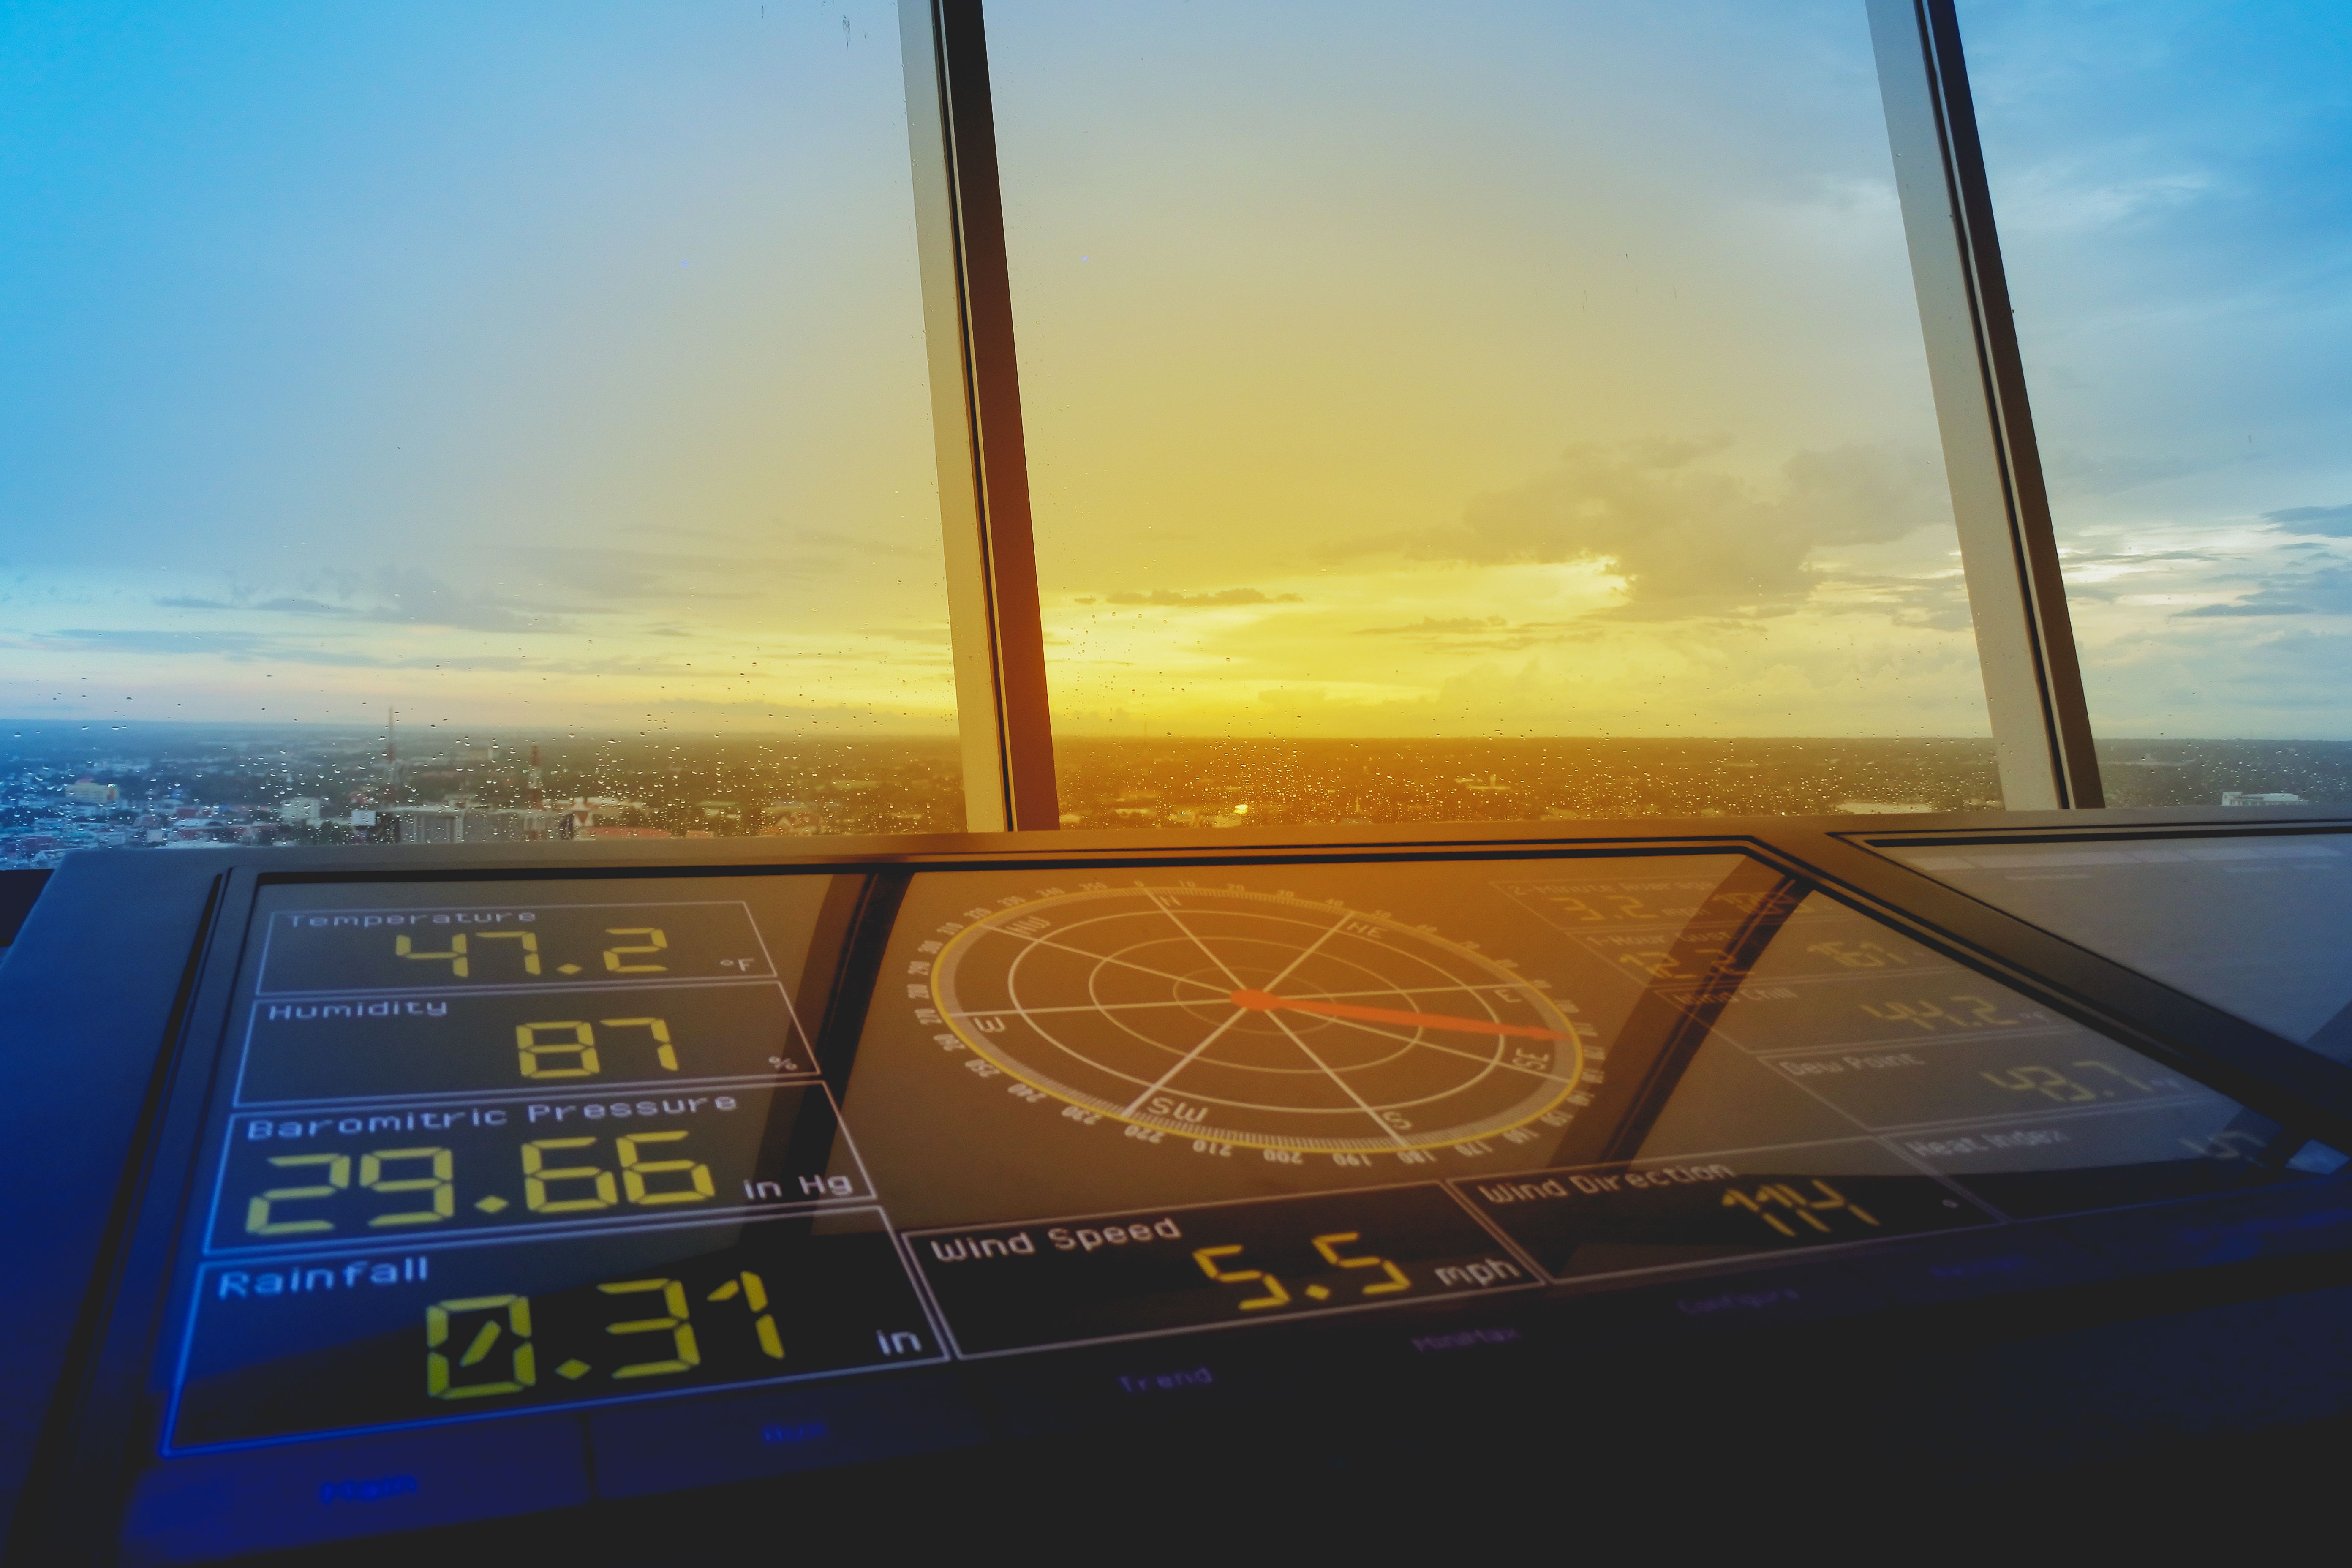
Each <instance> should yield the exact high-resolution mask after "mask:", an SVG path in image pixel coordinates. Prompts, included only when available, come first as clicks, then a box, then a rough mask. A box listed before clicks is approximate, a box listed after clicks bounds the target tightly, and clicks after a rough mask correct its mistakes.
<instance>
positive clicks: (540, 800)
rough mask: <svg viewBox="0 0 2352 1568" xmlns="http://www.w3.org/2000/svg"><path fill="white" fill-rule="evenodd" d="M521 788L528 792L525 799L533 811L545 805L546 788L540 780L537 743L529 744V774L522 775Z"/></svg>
mask: <svg viewBox="0 0 2352 1568" xmlns="http://www.w3.org/2000/svg"><path fill="white" fill-rule="evenodd" d="M523 786H524V787H525V788H526V789H528V790H529V791H530V795H528V797H527V799H528V800H529V802H530V805H531V807H532V808H533V809H534V810H535V809H537V808H538V807H540V806H542V805H546V804H547V792H546V786H545V785H544V784H542V783H541V779H540V773H539V742H537V741H533V742H531V743H530V773H525V774H524V775H523Z"/></svg>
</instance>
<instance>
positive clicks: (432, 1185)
mask: <svg viewBox="0 0 2352 1568" xmlns="http://www.w3.org/2000/svg"><path fill="white" fill-rule="evenodd" d="M456 1159H457V1157H456V1156H455V1155H453V1154H452V1153H450V1152H449V1151H448V1150H446V1149H377V1150H374V1151H373V1152H369V1153H365V1154H362V1155H361V1156H360V1185H361V1186H362V1187H365V1188H366V1189H368V1190H369V1191H370V1192H375V1193H431V1194H433V1196H432V1197H431V1198H430V1199H429V1200H428V1201H429V1202H430V1203H431V1204H432V1205H433V1206H432V1207H431V1208H429V1209H408V1210H404V1211H403V1212H402V1213H399V1214H380V1215H376V1216H375V1218H373V1219H372V1220H370V1221H368V1224H369V1225H371V1226H386V1225H431V1224H433V1223H435V1222H436V1221H437V1220H445V1219H447V1218H448V1217H449V1216H450V1215H453V1214H456V1213H457V1184H456V1183H454V1182H452V1181H451V1180H450V1176H451V1174H452V1173H453V1172H454V1171H455V1169H456ZM386 1160H430V1161H432V1162H433V1173H432V1174H431V1175H429V1176H402V1177H399V1178H397V1179H396V1180H394V1181H389V1182H387V1181H385V1180H384V1179H383V1163H384V1162H385V1161H386Z"/></svg>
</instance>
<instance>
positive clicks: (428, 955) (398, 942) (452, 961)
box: [392, 934, 466, 980]
mask: <svg viewBox="0 0 2352 1568" xmlns="http://www.w3.org/2000/svg"><path fill="white" fill-rule="evenodd" d="M392 951H393V954H394V957H398V958H413V959H415V960H416V961H417V962H418V963H425V962H426V961H427V960H431V961H435V962H438V961H440V960H442V959H447V960H448V961H449V973H451V974H453V975H455V976H456V977H457V978H458V979H459V980H463V979H465V978H466V939H465V937H464V936H463V935H462V934H461V935H457V936H453V937H451V938H450V939H449V951H448V952H417V951H416V950H415V948H414V947H412V946H410V945H409V941H408V938H406V937H404V936H396V937H394V938H393V939H392Z"/></svg>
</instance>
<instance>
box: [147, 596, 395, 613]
mask: <svg viewBox="0 0 2352 1568" xmlns="http://www.w3.org/2000/svg"><path fill="white" fill-rule="evenodd" d="M155 602H156V603H157V604H158V605H163V607H164V608H165V609H167V610H268V611H271V612H273V613H275V614H278V615H286V616H356V615H357V614H358V613H359V612H358V611H356V610H354V609H352V607H351V606H350V605H330V604H327V603H326V602H324V601H323V600H320V599H302V598H276V599H254V600H247V601H238V600H235V599H194V598H178V599H158V600H156V601H155Z"/></svg>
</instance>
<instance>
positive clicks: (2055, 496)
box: [1959, 0, 2352, 805]
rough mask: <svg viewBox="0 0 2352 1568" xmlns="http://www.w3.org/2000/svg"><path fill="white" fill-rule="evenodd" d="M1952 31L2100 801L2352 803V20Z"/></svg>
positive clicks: (2074, 14)
mask: <svg viewBox="0 0 2352 1568" xmlns="http://www.w3.org/2000/svg"><path fill="white" fill-rule="evenodd" d="M1959 15H1960V21H1961V23H1962V25H1963V26H1965V28H1966V29H1967V34H1968V47H1969V72H1970V76H1971V79H1972V80H1973V82H1974V84H1975V89H1976V99H1977V114H1978V119H1979V124H1980V125H1981V127H1982V132H1983V138H1984V146H1985V157H1986V163H1987V168H1988V173H1989V174H1990V180H1991V185H1992V193H1993V196H1994V198H1995V201H1996V202H1997V204H1998V206H1999V209H2000V225H2001V244H2002V248H2003V251H2004V253H2005V255H2006V257H2007V260H2008V268H2009V277H2010V283H2011V294H2012V296H2013V298H2014V300H2015V303H2016V306H2017V313H2018V315H2017V319H2018V330H2019V334H2020V339H2021V346H2022V348H2023V351H2024V357H2025V364H2026V369H2027V372H2028V373H2029V374H2030V376H2031V378H2032V387H2033V401H2034V418H2035V422H2036V424H2037V426H2038V427H2039V429H2040V432H2041V437H2042V455H2043V462H2044V467H2045V469H2046V471H2047V473H2048V475H2049V481H2050V489H2051V498H2052V507H2053V513H2054V517H2055V521H2056V526H2057V531H2058V537H2059V540H2060V542H2061V543H2062V545H2063V547H2064V548H2065V551H2066V557H2065V559H2066V575H2067V583H2068V586H2069V591H2070V593H2071V594H2072V595H2073V598H2074V617H2075V634H2076V637H2077V639H2078V641H2079V644H2080V646H2081V648H2082V653H2083V664H2084V679H2085V684H2086V686H2087V689H2088V694H2089V699H2090V704H2091V713H2092V718H2093V720H2094V721H2095V723H2096V725H2097V727H2098V731H2099V733H2100V736H2101V738H2102V745H2101V752H2102V758H2103V763H2104V767H2103V771H2104V773H2105V777H2106V783H2107V790H2108V797H2109V799H2110V801H2111V802H2112V803H2113V804H2116V805H2189V804H2200V805H2216V804H2222V805H2227V804H2236V803H2239V802H2245V803H2248V804H2252V803H2253V802H2254V801H2256V800H2258V799H2267V798H2270V797H2273V796H2284V797H2298V796H2299V797H2301V798H2305V799H2309V800H2335V801H2341V800H2352V746H2348V745H2347V744H2346V742H2347V737H2352V681H2347V676H2346V673H2345V672H2346V671H2347V668H2352V450H2347V445H2346V442H2345V438H2344V437H2345V431H2346V428H2347V419H2352V384H2347V381H2346V378H2345V375H2344V365H2345V363H2347V358H2352V260H2348V259H2347V258H2352V247H2348V246H2352V195H2347V186H2346V183H2345V179H2344V169H2345V166H2346V163H2347V159H2352V94H2347V91H2346V89H2345V86H2344V83H2345V81H2346V79H2347V71H2348V70H2352V21H2347V16H2346V15H2345V14H2344V13H2343V12H2342V11H2341V10H2340V9H2338V8H2336V7H2332V6H2318V5H2305V4H2291V3H2283V0H2255V3H2250V4H2241V5H2229V6H2213V5H2196V4H2188V3H2185V0H2157V3H2152V4H2141V5H2131V6H2128V7H2126V6H2121V5H2087V6H2086V5H2050V4H2045V3H2040V0H1962V4H1961V5H1960V7H1959Z"/></svg>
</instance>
